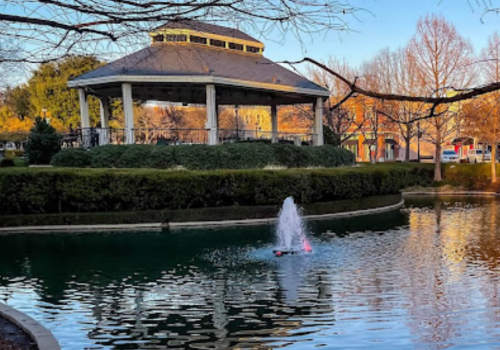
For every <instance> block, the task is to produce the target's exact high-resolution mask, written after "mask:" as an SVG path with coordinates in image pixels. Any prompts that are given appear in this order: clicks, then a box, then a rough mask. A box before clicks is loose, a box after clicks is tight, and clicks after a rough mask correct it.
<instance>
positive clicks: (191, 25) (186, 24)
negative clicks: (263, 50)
mask: <svg viewBox="0 0 500 350" xmlns="http://www.w3.org/2000/svg"><path fill="white" fill-rule="evenodd" d="M163 29H189V30H195V31H198V32H205V33H210V34H215V35H221V36H227V37H230V38H236V39H241V40H246V41H253V42H255V43H261V42H260V41H258V40H257V39H255V38H252V37H251V36H250V35H248V34H246V33H243V32H242V31H241V30H238V29H235V28H228V27H223V26H218V25H214V24H210V23H205V22H200V21H195V20H180V21H172V22H168V23H167V24H164V25H162V26H160V27H158V28H156V29H155V30H154V31H155V32H158V31H162V30H163Z"/></svg>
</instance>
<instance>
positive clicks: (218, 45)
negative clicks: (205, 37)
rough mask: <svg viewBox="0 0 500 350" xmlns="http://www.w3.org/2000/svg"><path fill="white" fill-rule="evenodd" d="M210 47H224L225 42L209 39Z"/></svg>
mask: <svg viewBox="0 0 500 350" xmlns="http://www.w3.org/2000/svg"><path fill="white" fill-rule="evenodd" d="M210 45H211V46H217V47H226V42H225V41H222V40H216V39H210Z"/></svg>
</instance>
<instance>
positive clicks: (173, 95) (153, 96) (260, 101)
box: [88, 83, 312, 106]
mask: <svg viewBox="0 0 500 350" xmlns="http://www.w3.org/2000/svg"><path fill="white" fill-rule="evenodd" d="M88 93H89V94H91V95H95V96H98V97H104V96H107V97H114V98H121V97H122V89H121V85H120V84H103V85H95V86H90V87H88ZM132 95H133V96H134V98H135V99H138V100H141V101H168V102H181V103H190V104H205V102H206V86H205V85H202V84H180V83H178V84H161V83H135V84H133V85H132ZM216 96H217V103H218V104H220V105H259V106H265V105H271V104H278V105H279V104H282V105H291V104H300V103H311V101H312V96H310V95H301V94H297V93H290V92H279V91H268V90H259V89H248V88H240V87H234V86H224V85H216Z"/></svg>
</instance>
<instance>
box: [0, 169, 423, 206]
mask: <svg viewBox="0 0 500 350" xmlns="http://www.w3.org/2000/svg"><path fill="white" fill-rule="evenodd" d="M411 181H415V175H412V176H410V169H409V168H405V167H377V166H374V167H361V168H337V169H312V170H307V169H290V170H279V171H274V170H273V171H271V170H217V171H175V172H171V171H162V170H152V169H148V170H145V169H60V168H38V169H37V168H35V169H34V168H11V169H4V170H2V171H0V213H1V214H4V215H8V214H31V213H58V212H106V211H127V210H128V211H133V210H166V209H170V210H173V209H190V208H209V207H220V206H253V205H280V204H281V203H282V202H283V200H284V199H285V198H286V197H288V196H293V197H294V198H295V200H296V201H297V202H298V203H301V204H308V203H316V202H329V201H335V200H341V199H354V198H363V197H368V196H374V195H385V194H396V193H398V192H399V190H400V189H401V188H404V187H407V186H410V185H414V184H413V183H412V182H411Z"/></svg>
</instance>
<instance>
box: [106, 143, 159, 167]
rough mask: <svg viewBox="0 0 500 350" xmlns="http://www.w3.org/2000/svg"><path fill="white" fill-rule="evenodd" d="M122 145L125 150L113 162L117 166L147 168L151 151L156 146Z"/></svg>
mask: <svg viewBox="0 0 500 350" xmlns="http://www.w3.org/2000/svg"><path fill="white" fill-rule="evenodd" d="M118 147H120V146H118ZM123 147H125V148H126V150H125V152H123V153H122V154H121V156H120V158H118V160H117V162H116V163H115V166H116V167H117V168H149V164H148V161H149V160H150V159H151V153H152V151H153V149H154V148H156V146H154V145H128V146H123Z"/></svg>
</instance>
